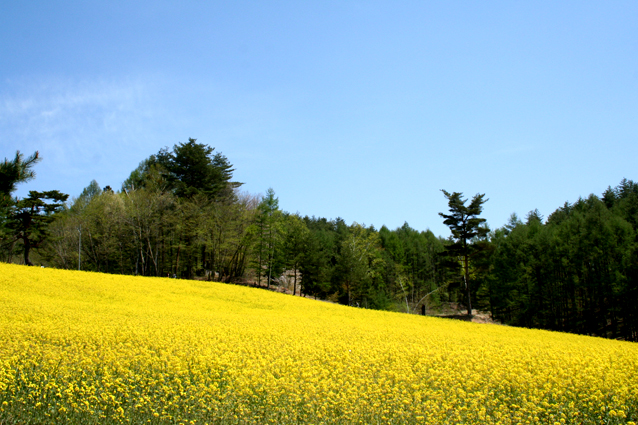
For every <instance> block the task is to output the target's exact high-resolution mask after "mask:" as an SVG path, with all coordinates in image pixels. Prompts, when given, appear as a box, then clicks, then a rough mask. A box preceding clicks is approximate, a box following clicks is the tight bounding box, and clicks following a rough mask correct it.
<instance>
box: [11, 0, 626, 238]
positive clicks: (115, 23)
mask: <svg viewBox="0 0 638 425" xmlns="http://www.w3.org/2000/svg"><path fill="white" fill-rule="evenodd" d="M189 137H193V138H196V139H198V141H199V142H202V143H206V144H209V145H211V146H213V147H215V148H216V151H219V152H222V153H223V154H224V155H226V156H227V157H228V159H229V160H230V162H231V163H232V164H234V166H235V168H236V172H235V179H236V180H238V181H241V182H245V185H244V186H243V187H244V189H245V190H246V191H248V192H251V193H254V194H257V193H264V192H265V191H266V189H268V188H269V187H272V188H273V189H274V190H275V193H276V194H277V196H278V197H279V202H280V207H281V208H282V209H283V210H286V211H289V212H299V213H300V214H302V215H315V216H320V217H327V218H336V217H342V218H343V219H344V220H345V221H346V222H347V223H351V222H353V221H356V222H359V223H365V224H366V225H374V226H375V227H377V228H379V227H381V226H382V225H384V224H385V225H386V226H388V227H389V228H391V229H394V228H396V227H398V226H401V225H402V224H403V223H404V221H407V222H408V223H409V224H410V225H411V226H412V227H414V228H416V229H418V230H425V229H427V228H429V229H431V230H432V231H433V232H434V233H435V234H437V235H441V236H448V235H449V231H448V230H447V228H446V227H445V226H444V225H443V224H442V219H441V218H440V217H439V215H438V213H439V212H441V211H446V210H447V203H446V200H445V198H444V197H443V194H442V193H441V192H440V189H446V190H448V191H457V192H463V193H464V194H465V195H466V196H467V197H468V198H470V197H472V196H473V195H474V194H476V193H479V192H480V193H485V194H486V197H488V198H489V201H488V202H487V203H486V204H485V210H484V217H485V218H487V220H488V223H489V224H490V226H491V227H492V228H496V227H501V226H503V225H504V224H505V223H506V222H507V220H508V217H509V216H510V214H512V213H513V212H516V213H517V214H519V215H520V216H525V215H526V213H527V212H528V211H530V210H533V209H534V208H538V209H539V210H540V212H541V213H542V214H544V215H545V216H546V217H547V216H548V215H549V214H550V213H551V212H553V211H554V210H555V209H556V208H558V207H560V206H562V205H563V204H564V203H565V202H566V201H569V202H574V201H576V200H578V198H579V197H580V196H583V197H584V196H587V195H589V194H590V193H595V194H598V195H600V194H601V193H602V192H603V191H604V190H605V189H606V188H607V186H609V185H611V186H615V185H617V184H618V183H619V182H620V180H621V179H622V178H623V177H626V178H628V179H632V180H638V172H637V171H638V169H637V161H636V160H637V158H638V2H636V1H634V0H631V1H596V2H589V1H574V2H571V1H560V2H556V1H534V2H521V1H491V2H479V1H476V2H468V1H446V2H425V1H414V2H407V1H323V0H322V1H290V2H285V1H276V2H275V1H227V2H221V1H210V2H204V1H202V2H191V1H179V2H177V1H172V2H166V1H139V2H130V1H108V2H107V1H54V0H52V1H9V0H0V160H1V159H2V158H4V157H12V156H13V155H15V151H16V150H20V151H22V152H24V153H26V154H30V153H32V152H33V151H35V150H39V151H40V153H41V156H42V162H41V163H40V164H38V165H37V167H36V172H37V174H38V177H37V179H36V180H35V181H33V182H31V183H27V184H24V185H22V186H20V189H19V191H18V195H20V196H24V195H25V194H26V193H27V191H28V190H50V189H59V190H61V191H63V192H66V193H69V194H70V195H71V196H78V195H79V194H80V192H81V191H82V189H83V188H84V187H86V186H87V185H88V184H89V183H90V181H91V180H93V179H95V180H97V181H98V183H99V184H100V186H102V187H104V186H106V185H110V186H112V187H113V188H116V189H119V188H120V186H121V184H122V182H123V180H124V179H126V177H127V176H128V175H129V174H130V172H131V171H132V170H133V169H134V168H135V167H136V166H137V165H138V163H139V162H140V161H142V160H143V159H144V158H146V157H148V156H149V155H151V154H153V153H156V152H157V151H158V150H159V149H160V148H162V147H164V146H169V147H172V146H173V145H174V144H176V143H178V142H185V141H187V140H188V138H189Z"/></svg>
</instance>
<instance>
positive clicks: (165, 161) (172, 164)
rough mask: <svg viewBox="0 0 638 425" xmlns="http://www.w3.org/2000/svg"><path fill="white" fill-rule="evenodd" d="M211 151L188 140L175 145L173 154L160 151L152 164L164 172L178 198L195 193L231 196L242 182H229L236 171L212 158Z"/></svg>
mask: <svg viewBox="0 0 638 425" xmlns="http://www.w3.org/2000/svg"><path fill="white" fill-rule="evenodd" d="M214 150H215V148H212V147H210V146H207V145H204V144H201V143H197V140H196V139H192V138H189V139H188V142H186V143H179V144H177V145H175V146H174V147H173V151H172V152H169V151H168V150H167V149H162V150H160V152H159V153H158V154H157V155H156V156H155V161H156V163H157V164H158V165H159V166H160V167H161V168H162V169H163V170H165V172H166V179H167V180H168V182H169V183H170V184H171V185H172V187H173V189H174V192H175V195H176V196H177V197H178V198H192V197H193V196H195V195H197V194H203V195H205V196H206V197H208V198H211V199H212V198H219V197H224V196H230V195H232V190H233V189H234V188H236V187H239V186H240V185H241V183H234V182H231V181H230V180H231V179H232V175H233V171H235V170H234V169H233V168H232V165H231V164H230V162H229V161H228V159H227V158H226V157H225V156H224V155H222V154H221V153H216V154H215V155H213V151H214ZM151 162H152V161H151ZM151 165H152V164H151Z"/></svg>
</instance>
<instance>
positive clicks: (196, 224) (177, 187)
mask: <svg viewBox="0 0 638 425" xmlns="http://www.w3.org/2000/svg"><path fill="white" fill-rule="evenodd" d="M39 160H40V157H39V155H38V154H37V152H36V153H35V154H34V155H32V156H30V157H26V158H25V157H24V156H23V155H22V154H20V153H19V152H18V153H17V154H16V157H15V158H14V159H12V160H8V159H5V161H4V162H3V163H1V164H0V244H1V245H0V256H1V259H2V261H6V262H18V263H23V264H41V265H44V266H50V267H57V268H66V269H81V270H90V271H99V272H105V273H119V274H136V275H143V276H164V277H179V278H188V279H192V278H197V279H206V280H214V281H220V282H226V283H238V284H252V285H257V286H262V287H266V288H279V289H282V288H286V290H287V291H288V292H289V293H292V294H294V295H305V296H313V297H316V298H321V299H327V300H331V301H334V302H339V303H342V304H346V305H352V306H358V307H363V308H374V309H384V310H396V311H403V312H407V313H422V314H424V313H426V312H427V313H428V314H429V313H441V312H445V310H446V308H449V307H450V306H460V307H463V308H465V309H467V313H468V315H472V313H473V312H474V311H476V310H477V309H478V310H481V311H485V312H489V313H490V314H491V316H492V317H493V318H494V319H495V320H498V321H501V322H503V323H507V324H511V325H516V326H526V327H536V328H544V329H552V330H560V331H567V332H576V333H582V334H590V335H597V336H603V337H610V338H623V339H628V340H633V341H636V340H638V315H637V314H636V312H635V307H634V306H635V305H636V303H637V302H638V251H637V249H636V247H637V245H636V241H637V239H636V238H637V236H638V234H637V232H636V225H637V223H638V184H636V183H633V182H632V181H629V180H623V181H622V182H621V183H620V185H619V186H617V187H616V188H611V187H610V188H608V190H607V191H605V193H604V194H602V196H601V197H597V196H595V195H591V196H589V197H588V198H586V199H580V200H579V201H578V202H576V203H574V204H565V205H564V206H563V207H561V208H559V209H557V210H556V211H555V212H554V213H552V214H551V215H550V216H549V217H548V218H547V220H544V218H543V217H542V216H541V214H540V213H539V212H538V211H532V212H530V213H529V214H528V215H527V217H526V218H525V221H521V220H520V219H519V218H518V217H516V216H515V215H512V217H511V218H510V220H509V222H508V223H507V224H506V225H505V226H503V227H501V228H497V229H495V230H490V229H489V228H488V227H487V225H486V223H485V219H483V218H481V217H480V214H481V212H482V208H483V204H484V203H485V202H486V201H487V199H486V198H485V195H483V194H477V195H476V196H474V197H473V198H472V199H471V201H470V202H469V204H468V203H467V200H466V199H464V198H463V194H462V193H459V192H452V193H450V192H447V191H445V190H444V191H442V192H443V195H444V196H445V197H446V199H447V201H448V207H449V211H447V212H442V213H441V214H440V215H441V216H442V218H443V219H444V223H445V224H446V225H448V226H449V227H450V230H451V233H452V235H451V236H450V237H449V238H447V239H444V238H442V237H437V236H435V235H434V234H433V233H432V232H431V231H429V230H426V231H418V230H415V229H413V228H411V227H410V226H409V225H408V224H407V223H405V224H404V225H403V226H401V227H399V228H397V229H394V230H390V229H388V228H387V227H385V226H383V227H381V228H380V229H378V230H377V229H375V228H374V227H372V226H365V225H363V224H359V223H356V222H355V223H352V224H347V223H345V222H344V221H343V220H342V219H340V218H337V219H331V220H329V219H326V218H317V217H314V216H313V217H308V216H305V217H301V216H300V215H298V214H291V213H288V212H285V211H281V210H280V209H279V202H278V198H277V197H276V194H275V192H274V190H273V189H268V191H267V192H266V193H265V195H263V196H257V195H251V194H248V193H245V192H242V190H241V186H242V184H241V183H239V182H235V181H233V172H234V169H233V165H232V164H231V163H230V161H229V160H228V158H226V157H225V156H224V155H223V154H221V153H219V152H215V150H214V148H212V147H209V146H207V145H205V144H202V143H198V142H197V140H195V139H189V140H188V142H185V143H179V144H177V145H175V146H174V147H173V148H172V149H169V148H164V149H161V150H160V151H158V152H157V153H156V154H154V155H151V156H150V157H149V158H147V159H145V160H143V161H142V162H141V163H140V165H139V166H138V167H137V168H136V169H135V170H133V171H132V172H131V174H130V176H129V177H128V178H127V179H126V180H125V181H124V183H123V185H122V187H121V188H120V189H119V190H113V189H112V188H111V187H109V186H107V187H104V188H101V187H100V185H99V184H98V183H97V182H95V181H92V182H91V183H90V184H89V185H88V186H87V187H86V188H85V189H84V190H83V191H82V193H81V194H80V195H79V196H78V197H77V198H73V199H71V200H70V201H69V200H68V195H65V194H62V193H60V192H58V191H55V190H52V191H49V192H34V191H32V192H29V196H28V197H26V198H24V199H17V198H13V197H12V193H13V192H14V191H15V189H16V185H17V184H20V183H24V182H27V181H29V180H31V179H33V178H34V174H33V167H34V165H35V164H36V163H37V162H38V161H39Z"/></svg>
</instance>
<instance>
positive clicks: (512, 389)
mask: <svg viewBox="0 0 638 425" xmlns="http://www.w3.org/2000/svg"><path fill="white" fill-rule="evenodd" d="M0 340H1V342H2V343H1V344H0V423H2V424H11V423H20V424H23V423H82V424H85V423H89V424H90V423H96V424H97V423H158V424H159V423H162V424H163V423H166V424H168V423H184V424H186V423H191V424H192V423H196V424H204V423H210V424H212V423H344V424H345V423H358V422H360V423H384V424H385V423H397V424H398V423H430V424H440V423H450V424H453V423H454V424H456V423H502V424H516V423H548V424H554V423H574V424H580V423H591V424H601V423H611V424H615V423H631V421H637V419H636V418H637V417H638V344H634V343H628V342H621V341H611V340H605V339H599V338H591V337H584V336H577V335H570V334H561V333H552V332H546V331H536V330H526V329H516V328H509V327H505V326H497V325H480V324H474V323H465V322H459V321H452V320H446V319H436V318H430V317H421V316H409V315H405V314H398V313H387V312H380V311H371V310H361V309H355V308H349V307H344V306H339V305H334V304H329V303H323V302H320V301H312V300H308V299H303V298H298V297H292V296H288V295H283V294H278V293H271V292H268V291H264V290H259V289H250V288H245V287H238V286H232V285H224V284H219V283H208V282H198V281H186V280H173V279H165V278H147V277H126V276H116V275H104V274H97V273H88V272H72V271H61V270H53V269H41V268H28V267H24V266H16V265H8V264H2V263H0Z"/></svg>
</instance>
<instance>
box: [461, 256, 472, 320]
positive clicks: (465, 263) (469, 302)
mask: <svg viewBox="0 0 638 425" xmlns="http://www.w3.org/2000/svg"><path fill="white" fill-rule="evenodd" d="M463 269H464V270H463V272H464V274H463V280H465V289H466V291H467V315H468V316H470V317H472V292H471V291H470V267H469V261H468V258H467V255H465V256H464V257H463Z"/></svg>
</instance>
